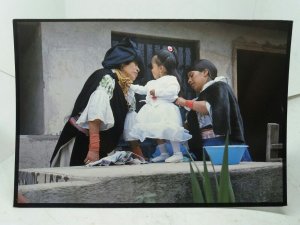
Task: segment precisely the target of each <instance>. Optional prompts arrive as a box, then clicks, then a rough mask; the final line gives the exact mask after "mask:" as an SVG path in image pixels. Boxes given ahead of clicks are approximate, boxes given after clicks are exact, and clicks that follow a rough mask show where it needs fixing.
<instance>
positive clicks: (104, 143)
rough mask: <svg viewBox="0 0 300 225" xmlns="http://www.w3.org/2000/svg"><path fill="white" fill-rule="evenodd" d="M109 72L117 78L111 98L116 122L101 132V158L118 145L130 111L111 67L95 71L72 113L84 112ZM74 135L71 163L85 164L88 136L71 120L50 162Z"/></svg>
mask: <svg viewBox="0 0 300 225" xmlns="http://www.w3.org/2000/svg"><path fill="white" fill-rule="evenodd" d="M107 74H108V75H110V76H111V77H112V78H113V79H115V80H116V82H115V89H114V91H113V97H112V99H111V100H110V106H111V108H112V112H113V116H114V119H115V124H114V126H113V127H112V128H110V129H108V130H106V131H101V132H100V138H101V143H100V145H101V150H100V158H102V157H104V156H106V154H107V153H109V152H110V151H112V150H113V149H114V148H115V147H116V146H117V144H118V142H119V139H120V137H121V135H122V133H123V129H124V122H125V118H126V114H127V112H128V105H127V102H126V99H125V97H124V94H123V91H122V89H121V87H120V85H119V84H118V78H117V77H116V75H115V74H114V73H113V72H112V71H111V70H109V69H100V70H97V71H95V72H94V73H93V74H92V75H91V76H90V77H89V78H88V79H87V81H86V83H85V84H84V86H83V88H82V90H81V92H80V94H79V96H78V97H77V99H76V102H75V105H74V108H73V111H72V114H71V117H78V116H79V115H80V113H81V112H83V110H84V109H85V107H86V106H87V103H88V101H89V98H90V96H91V94H92V93H93V92H94V91H95V90H96V88H97V87H98V85H99V83H100V81H101V79H102V78H103V76H104V75H107ZM74 137H76V141H75V144H74V148H73V153H72V156H71V163H70V165H80V162H81V161H82V164H83V159H84V158H85V156H86V154H87V152H88V137H86V135H85V134H83V133H81V132H80V131H79V130H77V129H76V128H75V127H73V126H72V125H71V124H70V122H67V123H66V125H65V127H64V128H63V130H62V133H61V135H60V137H59V140H58V142H57V145H56V147H55V149H54V152H53V155H52V157H51V161H50V163H52V161H53V159H54V158H55V156H56V154H57V153H58V152H59V150H60V148H61V147H62V146H63V145H64V144H66V143H67V142H68V141H69V140H71V139H72V138H74Z"/></svg>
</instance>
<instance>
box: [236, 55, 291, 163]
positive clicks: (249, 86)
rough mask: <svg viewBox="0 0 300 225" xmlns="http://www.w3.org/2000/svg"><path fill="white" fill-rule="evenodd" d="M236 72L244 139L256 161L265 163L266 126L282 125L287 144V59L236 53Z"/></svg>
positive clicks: (281, 56) (280, 138)
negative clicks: (271, 124)
mask: <svg viewBox="0 0 300 225" xmlns="http://www.w3.org/2000/svg"><path fill="white" fill-rule="evenodd" d="M236 69H237V71H236V75H237V79H236V85H237V86H236V87H237V90H238V91H237V97H238V102H239V105H240V110H241V114H242V117H243V121H244V130H245V139H246V142H247V144H248V145H249V148H250V152H251V155H252V157H253V160H254V161H265V160H266V138H267V123H278V124H279V126H280V130H279V142H280V143H286V121H287V91H288V57H287V55H286V54H282V53H273V52H263V51H253V50H243V49H237V50H236ZM284 146H285V144H284ZM281 157H283V155H281Z"/></svg>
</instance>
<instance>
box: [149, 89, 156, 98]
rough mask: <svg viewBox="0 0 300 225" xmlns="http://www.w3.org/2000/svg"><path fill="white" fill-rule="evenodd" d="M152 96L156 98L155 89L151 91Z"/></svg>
mask: <svg viewBox="0 0 300 225" xmlns="http://www.w3.org/2000/svg"><path fill="white" fill-rule="evenodd" d="M150 95H152V97H155V90H154V89H152V90H150Z"/></svg>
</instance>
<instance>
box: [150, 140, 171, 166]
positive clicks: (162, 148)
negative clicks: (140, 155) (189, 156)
mask: <svg viewBox="0 0 300 225" xmlns="http://www.w3.org/2000/svg"><path fill="white" fill-rule="evenodd" d="M157 147H158V149H159V151H160V155H159V156H157V157H155V158H153V159H152V160H151V162H164V161H165V160H166V159H167V158H168V157H169V156H170V155H169V153H168V151H167V148H166V146H165V144H160V145H157Z"/></svg>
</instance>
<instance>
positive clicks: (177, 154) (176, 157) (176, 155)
mask: <svg viewBox="0 0 300 225" xmlns="http://www.w3.org/2000/svg"><path fill="white" fill-rule="evenodd" d="M171 145H172V148H173V155H172V156H171V157H169V158H167V159H166V160H165V162H168V163H176V162H182V160H183V155H182V152H181V151H180V143H179V142H177V141H171Z"/></svg>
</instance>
